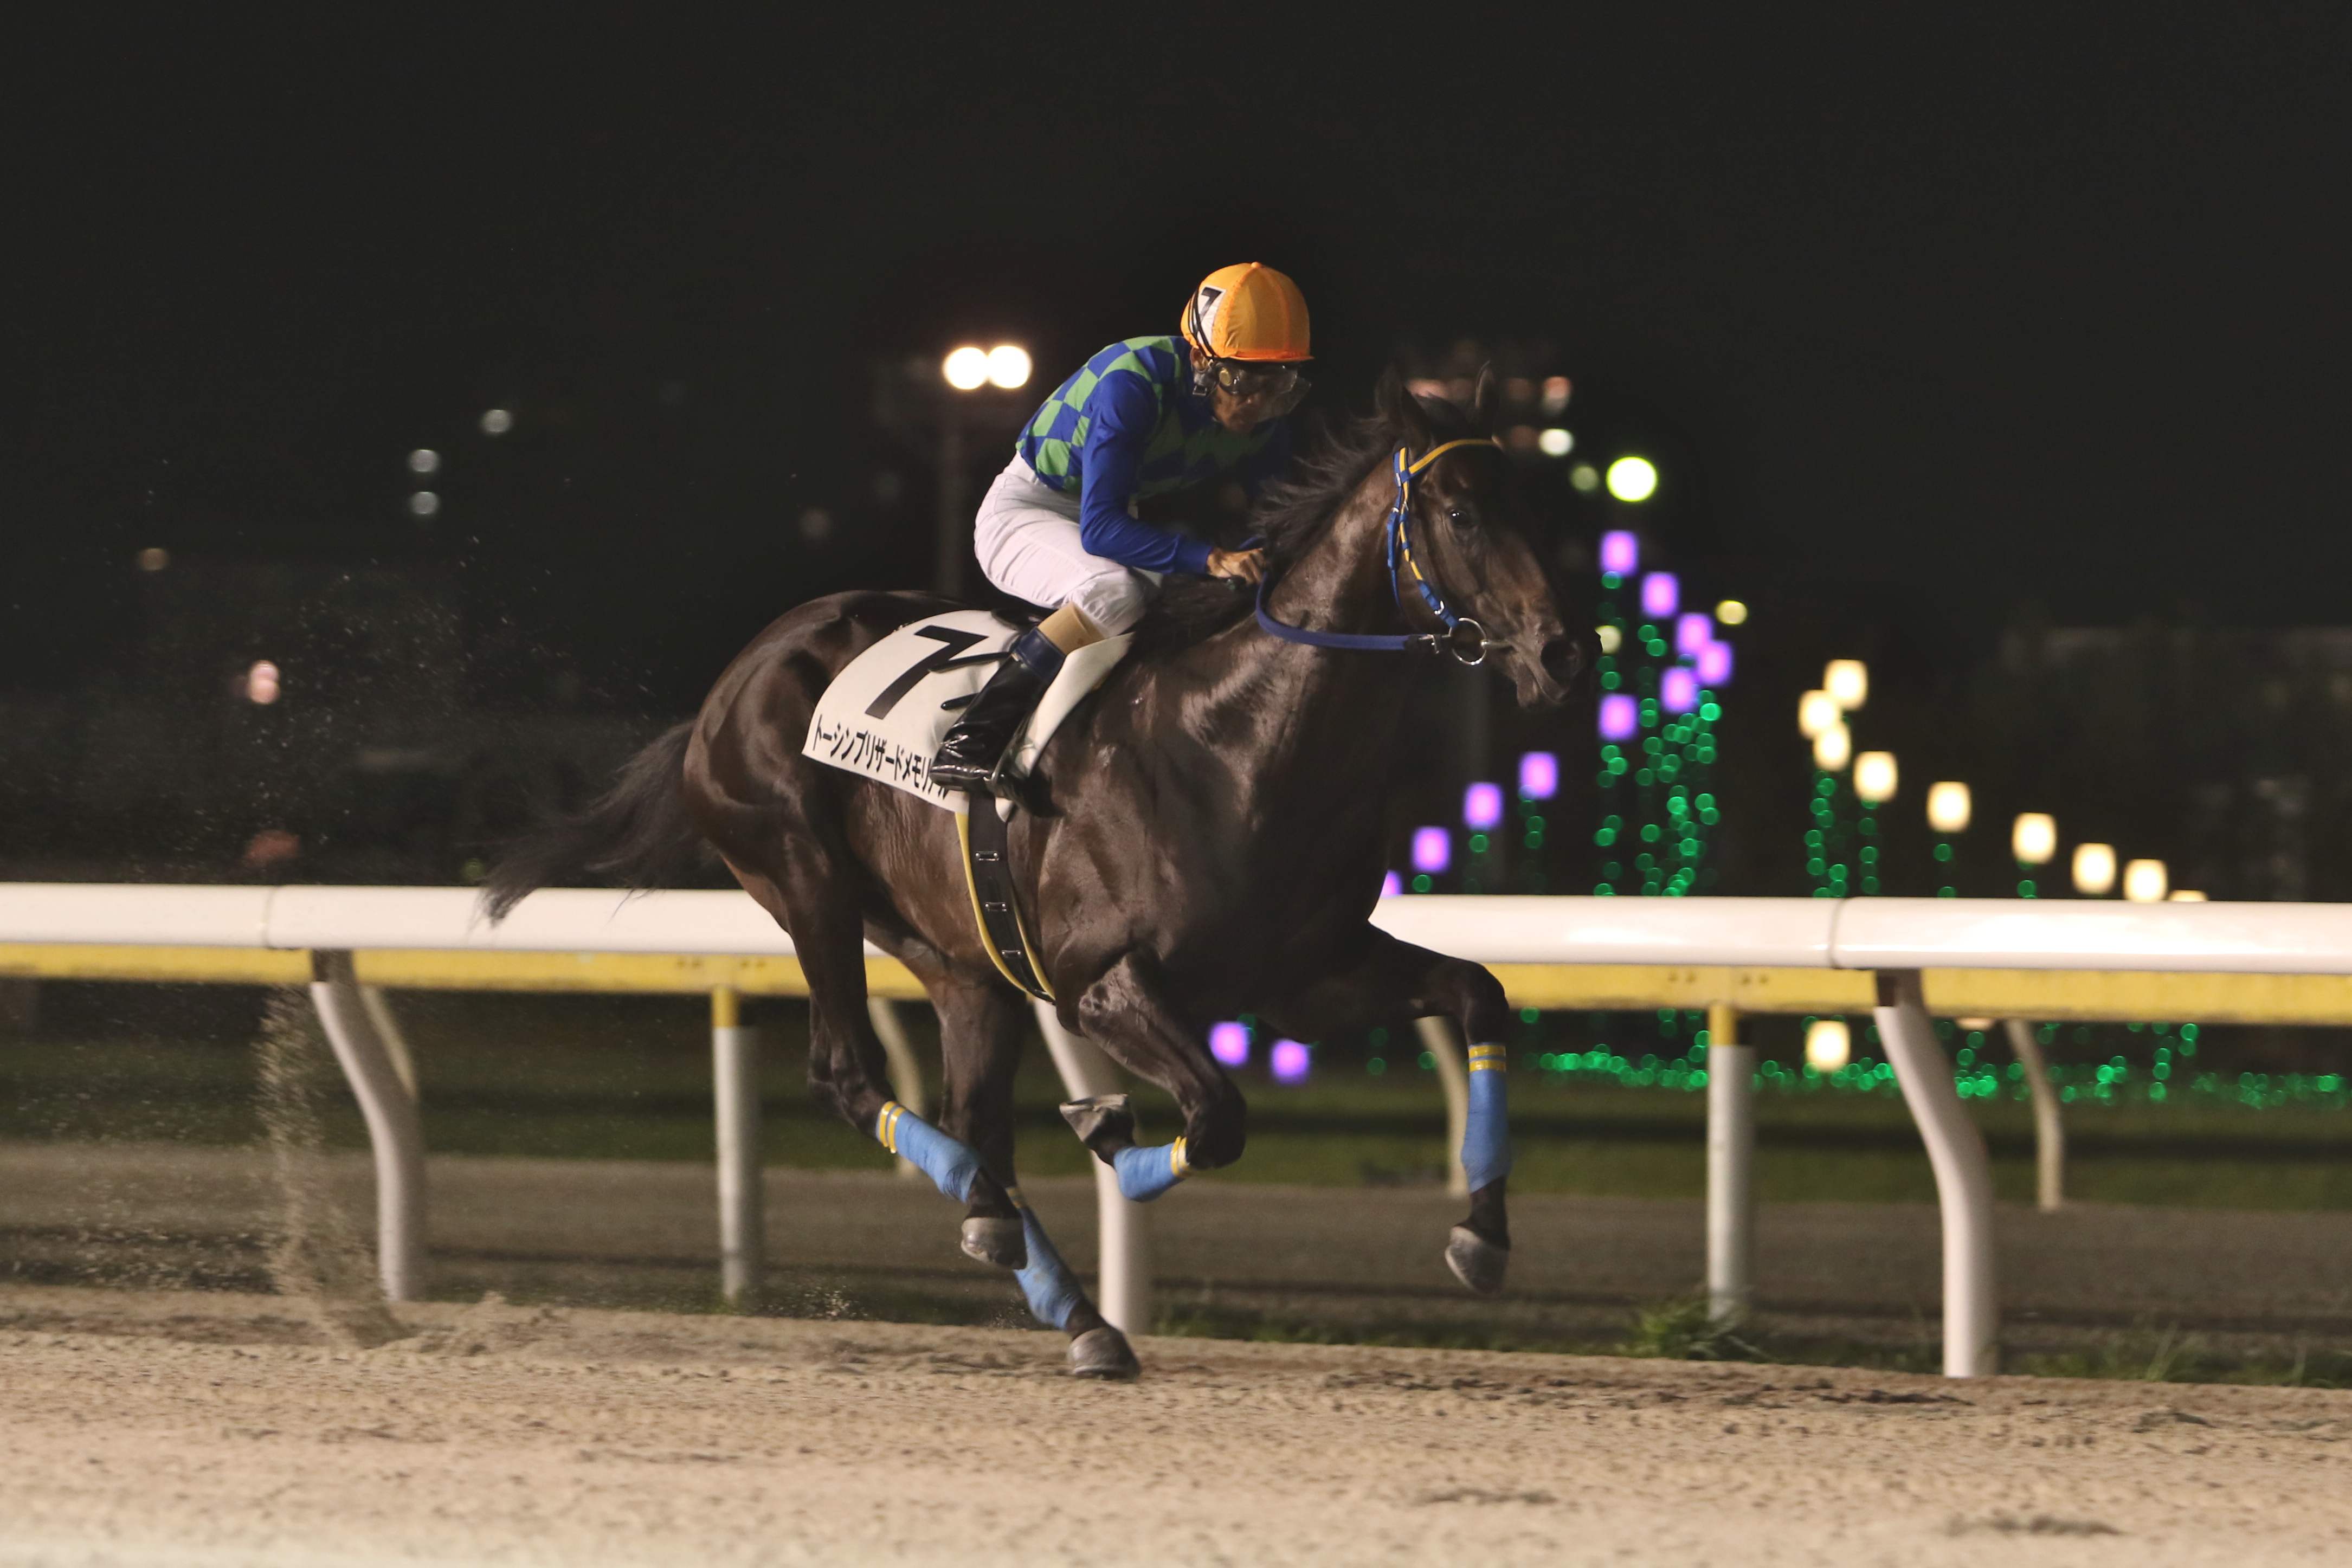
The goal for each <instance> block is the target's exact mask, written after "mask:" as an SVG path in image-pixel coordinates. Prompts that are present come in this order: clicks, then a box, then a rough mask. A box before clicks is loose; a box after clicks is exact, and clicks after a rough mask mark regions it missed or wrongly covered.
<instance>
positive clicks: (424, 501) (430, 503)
mask: <svg viewBox="0 0 2352 1568" xmlns="http://www.w3.org/2000/svg"><path fill="white" fill-rule="evenodd" d="M408 509H409V511H410V513H411V514H413V515H414V516H416V517H431V516H432V515H433V514H434V513H436V512H437V511H439V510H440V509H441V497H438V496H436V495H435V494H434V493H433V492H432V491H430V490H419V491H417V492H416V494H415V495H414V496H411V497H408Z"/></svg>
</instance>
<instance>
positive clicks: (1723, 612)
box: [1715, 599, 1748, 626]
mask: <svg viewBox="0 0 2352 1568" xmlns="http://www.w3.org/2000/svg"><path fill="white" fill-rule="evenodd" d="M1715 618H1716V619H1717V621H1720V622H1723V623H1724V624H1725V625H1726V626H1745V625H1747V624H1748V606H1746V605H1745V604H1742V603H1740V602H1739V601H1738V600H1737V599H1727V600H1725V601H1723V602H1722V603H1720V604H1718V605H1717V606H1716V607H1715Z"/></svg>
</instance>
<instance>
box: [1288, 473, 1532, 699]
mask: <svg viewBox="0 0 2352 1568" xmlns="http://www.w3.org/2000/svg"><path fill="white" fill-rule="evenodd" d="M1501 444H1502V443H1500V442H1498V441H1496V440H1495V439H1494V438H1493V437H1491V436H1487V437H1478V438H1467V439H1464V440H1461V441H1448V442H1444V443H1442V444H1439V445H1436V446H1433V447H1431V448H1430V449H1429V450H1428V451H1426V452H1424V453H1423V454H1422V455H1421V456H1420V458H1419V459H1418V460H1417V461H1408V460H1407V458H1406V455H1405V449H1404V448H1403V447H1402V446H1400V447H1398V448H1397V450H1396V499H1395V500H1393V501H1391V503H1390V504H1389V521H1388V568H1389V589H1390V591H1391V592H1393V593H1394V594H1395V595H1396V596H1397V608H1398V609H1400V610H1402V609H1403V608H1404V588H1403V586H1402V582H1403V577H1402V574H1401V573H1400V571H1399V570H1398V569H1399V568H1400V567H1401V568H1402V569H1403V572H1405V573H1410V574H1411V575H1412V585H1413V587H1415V588H1417V589H1419V590H1420V591H1421V601H1422V603H1423V604H1425V605H1427V606H1428V607H1429V612H1430V613H1431V614H1433V615H1434V616H1436V617H1437V619H1438V621H1439V622H1440V623H1441V624H1442V625H1444V628H1445V630H1444V631H1443V632H1408V633H1405V634H1403V635H1402V636H1399V635H1391V634H1386V633H1380V632H1310V631H1308V630H1307V628H1306V627H1304V626H1293V625H1290V624H1288V623H1286V622H1281V621H1276V619H1275V618H1274V617H1273V616H1272V615H1271V614H1269V613H1268V612H1267V611H1266V608H1265V598H1266V595H1267V594H1268V593H1269V592H1271V591H1273V589H1274V579H1273V578H1272V577H1271V576H1266V577H1262V578H1260V579H1259V580H1258V585H1257V623H1258V625H1259V626H1260V627H1262V628H1264V629H1265V631H1266V632H1269V633H1270V634H1272V635H1274V636H1276V637H1279V638H1281V639H1282V640H1283V641H1284V642H1286V643H1305V644H1306V645H1307V647H1309V648H1353V649H1356V650H1358V651H1360V652H1363V653H1404V652H1406V651H1407V650H1409V649H1425V650H1427V651H1428V652H1430V653H1439V652H1443V653H1451V654H1453V655H1454V658H1456V659H1457V660H1459V661H1461V662H1462V663H1463V664H1474V665H1475V664H1485V663H1486V647H1487V643H1486V628H1485V627H1483V626H1481V625H1479V624H1478V622H1475V621H1473V620H1472V619H1470V617H1468V616H1467V615H1457V614H1455V613H1454V610H1453V607H1452V606H1451V605H1449V604H1447V603H1446V602H1445V595H1444V594H1443V593H1441V592H1439V591H1438V589H1437V584H1435V583H1434V582H1432V581H1431V580H1429V578H1428V577H1427V576H1426V575H1425V574H1423V571H1422V570H1421V562H1420V561H1419V560H1417V559H1414V558H1413V553H1412V482H1413V480H1414V479H1415V478H1416V477H1418V476H1420V474H1421V471H1422V470H1423V469H1424V468H1426V467H1428V466H1429V465H1431V464H1433V463H1434V462H1436V461H1437V460H1438V459H1439V458H1440V457H1443V456H1444V455H1445V454H1447V453H1449V452H1451V451H1453V450H1454V448H1455V447H1457V446H1500V445H1501Z"/></svg>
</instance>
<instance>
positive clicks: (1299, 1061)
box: [1265, 1040, 1315, 1083]
mask: <svg viewBox="0 0 2352 1568" xmlns="http://www.w3.org/2000/svg"><path fill="white" fill-rule="evenodd" d="M1314 1060H1315V1059H1314V1057H1313V1056H1312V1055H1311V1054H1310V1053H1309V1052H1308V1051H1307V1048H1306V1047H1305V1046H1303V1045H1301V1044H1299V1043H1298V1042H1297V1040H1276V1041H1275V1042H1274V1049H1273V1050H1272V1051H1268V1052H1266V1056H1265V1062H1266V1065H1267V1066H1268V1067H1271V1068H1272V1069H1274V1081H1275V1082H1276V1083H1298V1082H1304V1081H1305V1080H1306V1077H1307V1069H1308V1068H1309V1067H1311V1066H1313V1065H1314Z"/></svg>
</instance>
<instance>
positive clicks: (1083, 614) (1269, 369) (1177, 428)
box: [930, 262, 1307, 793]
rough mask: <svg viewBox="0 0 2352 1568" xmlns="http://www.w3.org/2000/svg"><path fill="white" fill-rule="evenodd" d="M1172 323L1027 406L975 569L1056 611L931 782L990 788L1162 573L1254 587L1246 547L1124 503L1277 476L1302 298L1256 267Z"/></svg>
mask: <svg viewBox="0 0 2352 1568" xmlns="http://www.w3.org/2000/svg"><path fill="white" fill-rule="evenodd" d="M1181 329H1182V337H1181V339H1178V338H1130V339H1129V340H1127V341H1126V342H1123V343H1113V344H1112V345H1111V346H1110V347H1109V348H1108V349H1105V350H1102V352H1100V353H1098V354H1097V355H1096V356H1095V357H1094V358H1093V359H1091V360H1088V361H1087V362H1086V364H1085V365H1084V366H1082V367H1080V369H1079V370H1078V372H1077V373H1076V375H1074V376H1072V377H1071V378H1070V379H1069V380H1068V381H1066V382H1063V383H1062V384H1061V386H1060V387H1059V388H1058V389H1056V390H1055V392H1054V395H1053V396H1051V397H1049V398H1047V399H1046V400H1045V402H1044V403H1043V404H1042V405H1040V406H1039V408H1038V410H1037V413H1036V414H1035V415H1034V417H1033V418H1032V419H1031V420H1030V421H1029V423H1028V426H1027V428H1026V429H1024V431H1023V432H1022V434H1021V439H1020V441H1019V442H1018V443H1016V444H1015V446H1014V451H1013V461H1012V462H1011V463H1008V464H1006V465H1005V467H1004V472H1003V473H1002V474H1000V475H998V476H997V477H996V481H995V483H993V484H992V485H991V486H989V487H988V494H987V496H986V497H983V498H982V501H981V504H980V516H979V518H978V521H977V526H976V531H975V537H974V540H973V547H974V550H975V553H976V554H977V555H978V556H979V558H980V567H981V570H982V571H984V572H986V573H987V574H988V580H989V581H991V582H992V583H994V584H995V585H996V586H997V587H999V588H1001V589H1003V591H1005V592H1007V593H1010V594H1012V595H1013V596H1014V597H1015V598H1017V599H1024V600H1027V601H1029V602H1030V603H1032V604H1038V605H1043V606H1045V608H1046V609H1047V610H1050V611H1051V612H1052V613H1051V614H1049V615H1047V616H1046V617H1045V620H1044V621H1042V622H1039V623H1038V624H1037V625H1036V626H1035V627H1034V628H1032V629H1031V630H1029V631H1027V632H1023V633H1022V634H1021V635H1020V636H1019V637H1017V638H1015V639H1014V640H1013V647H1012V650H1011V653H1010V654H1009V656H1008V657H1007V658H1006V659H1005V661H1004V663H1003V664H1002V665H1000V666H999V667H998V668H997V671H996V674H994V675H992V676H991V677H990V679H989V682H988V685H985V686H984V687H982V689H981V692H980V695H978V696H976V697H974V698H973V699H972V701H971V706H968V707H967V708H965V709H964V711H963V716H962V717H961V718H960V719H959V720H958V721H957V723H956V725H955V727H953V728H951V729H950V730H949V731H948V733H947V736H946V737H945V738H944V739H943V740H942V741H941V742H940V752H939V755H938V756H937V757H935V758H932V760H931V770H930V776H931V778H932V779H934V780H935V781H936V782H939V783H940V784H945V785H949V786H951V787H953V788H956V789H978V788H993V787H999V786H1001V784H1002V780H1001V779H999V777H998V772H999V769H1000V768H1002V767H1003V761H1004V757H1005V754H1006V752H1007V751H1008V750H1009V749H1010V747H1011V746H1012V743H1013V734H1014V732H1015V731H1017V730H1018V729H1019V728H1020V727H1021V724H1022V721H1023V720H1024V719H1026V718H1027V717H1028V716H1029V714H1030V711H1031V710H1032V709H1034V707H1035V706H1037V701H1038V699H1039V698H1040V697H1042V696H1043V695H1045V688H1046V687H1047V686H1048V685H1051V684H1052V683H1053V679H1054V676H1055V674H1056V673H1057V672H1058V671H1059V670H1060V669H1061V667H1062V660H1063V658H1064V657H1065V656H1066V655H1067V654H1070V653H1076V651H1077V650H1079V649H1080V648H1083V647H1085V646H1087V644H1088V643H1099V642H1101V641H1102V640H1103V639H1104V638H1106V637H1116V636H1118V634H1119V633H1121V632H1125V631H1127V630H1128V629H1129V627H1131V626H1133V625H1134V624H1135V622H1137V621H1138V620H1139V619H1140V618H1141V617H1142V615H1143V609H1144V606H1145V604H1146V603H1147V602H1149V601H1150V597H1151V594H1152V591H1153V590H1155V589H1156V588H1157V587H1158V586H1159V583H1160V578H1161V577H1162V576H1163V575H1165V574H1166V573H1168V572H1171V571H1181V572H1189V573H1191V574H1192V575H1194V576H1196V577H1198V576H1206V577H1227V578H1236V579H1239V580H1243V581H1245V582H1255V581H1256V580H1258V578H1259V577H1260V575H1261V574H1262V573H1263V571H1264V570H1265V566H1264V561H1263V559H1262V558H1261V555H1260V552H1258V551H1257V550H1254V549H1248V550H1223V549H1212V548H1211V547H1210V546H1208V545H1206V544H1204V543H1202V541H1200V540H1198V539H1194V538H1187V537H1186V536H1184V535H1182V534H1180V533H1176V532H1173V531H1172V530H1170V529H1167V528H1156V527H1154V526H1153V525H1151V524H1150V523H1146V522H1144V521H1142V520H1140V519H1139V518H1138V517H1136V515H1135V503H1136V502H1137V501H1138V500H1139V499H1141V498H1142V497H1147V496H1159V495H1164V494H1166V493H1167V492H1169V491H1171V490H1177V489H1181V488H1182V487H1184V486H1188V485H1193V484H1197V483H1199V482H1200V481H1202V480H1203V479H1209V478H1213V477H1215V476H1219V475H1230V476H1232V477H1233V478H1234V479H1236V480H1238V481H1239V482H1240V483H1241V485H1242V486H1243V488H1244V490H1245V491H1247V492H1248V493H1249V494H1250V495H1252V496H1253V497H1255V495H1256V494H1257V492H1258V490H1259V489H1260V488H1261V487H1262V486H1264V485H1265V482H1266V481H1267V480H1268V479H1270V478H1271V477H1273V476H1274V475H1275V474H1276V473H1277V472H1278V471H1279V470H1280V469H1281V468H1282V467H1283V465H1285V464H1286V462H1288V460H1289V457H1290V434H1289V431H1288V429H1287V427H1286V425H1285V424H1284V423H1283V418H1282V416H1283V415H1285V414H1286V413H1289V412H1290V411H1291V410H1292V409H1294V408H1296V407H1297V406H1298V402H1299V400H1300V399H1301V398H1303V397H1305V396H1306V395H1307V378H1306V377H1305V376H1303V375H1301V374H1300V373H1299V369H1298V367H1299V366H1300V365H1301V364H1302V363H1303V362H1305V361H1306V360H1307V301H1306V299H1305V298H1304V297H1302V296H1301V295H1300V294H1299V292H1298V286H1297V284H1295V283H1293V282H1291V280H1290V279H1289V278H1287V277H1284V276H1283V275H1282V274H1281V273H1279V272H1276V271H1275V270H1274V268H1272V267H1264V266H1261V265H1259V264H1258V263H1256V262H1250V263H1247V264H1245V265H1244V266H1241V267H1223V268H1221V269H1220V270H1218V271H1216V272H1213V273H1211V274H1210V275H1209V276H1208V277H1206V278H1205V279H1203V280H1202V284H1201V287H1198V288H1196V289H1194V290H1193V291H1192V298H1191V300H1190V301H1188V302H1187V304H1186V305H1185V307H1184V315H1183V319H1182V322H1181ZM999 792H1000V793H1002V792H1003V790H1002V789H1001V788H999Z"/></svg>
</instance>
